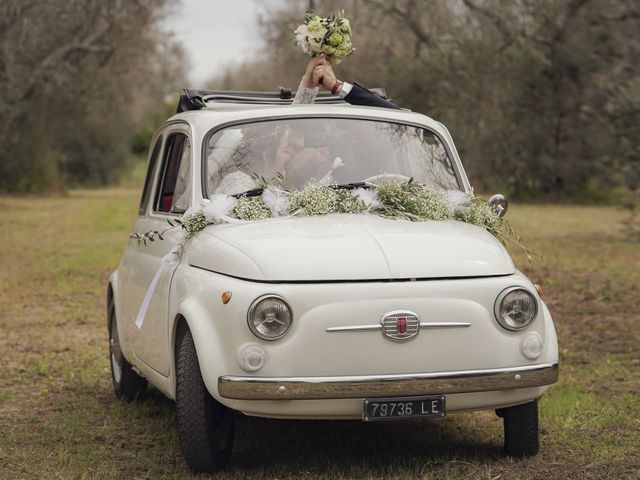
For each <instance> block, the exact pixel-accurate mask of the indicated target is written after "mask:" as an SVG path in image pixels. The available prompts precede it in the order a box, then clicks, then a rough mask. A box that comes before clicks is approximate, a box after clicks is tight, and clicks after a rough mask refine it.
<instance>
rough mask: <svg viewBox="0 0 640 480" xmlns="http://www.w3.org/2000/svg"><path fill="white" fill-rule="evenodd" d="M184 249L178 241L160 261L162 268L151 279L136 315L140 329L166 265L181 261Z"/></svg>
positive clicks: (170, 266) (169, 265)
mask: <svg viewBox="0 0 640 480" xmlns="http://www.w3.org/2000/svg"><path fill="white" fill-rule="evenodd" d="M181 250H182V243H176V244H175V245H174V246H173V247H171V250H170V251H169V253H167V254H166V255H165V256H164V257H162V262H160V268H158V271H157V272H156V274H155V276H154V277H153V280H151V284H150V285H149V288H147V292H146V293H145V294H144V299H143V300H142V305H140V310H138V315H136V322H135V324H136V327H137V328H138V330H141V329H142V324H143V323H144V319H145V317H146V316H147V310H148V309H149V304H150V303H151V299H152V298H153V294H154V293H155V291H156V287H157V286H158V281H159V280H160V277H161V276H162V274H163V272H164V270H165V267H169V268H172V267H173V265H174V264H175V263H178V262H179V261H180V253H181Z"/></svg>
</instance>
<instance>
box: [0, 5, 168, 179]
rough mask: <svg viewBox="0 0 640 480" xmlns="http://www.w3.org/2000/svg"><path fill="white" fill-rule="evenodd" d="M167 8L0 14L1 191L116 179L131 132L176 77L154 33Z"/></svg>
mask: <svg viewBox="0 0 640 480" xmlns="http://www.w3.org/2000/svg"><path fill="white" fill-rule="evenodd" d="M165 3H166V2H164V1H154V0H133V1H122V0H110V1H106V2H104V1H99V0H67V1H65V2H60V1H56V0H5V1H4V2H3V3H2V4H1V5H0V45H1V47H2V51H1V52H0V90H1V91H2V92H3V94H2V98H1V100H0V115H1V117H2V119H3V120H2V124H0V190H8V191H34V190H36V191H37V190H42V189H46V188H48V187H49V186H50V185H51V184H52V183H54V182H55V181H60V180H61V179H62V180H68V181H69V182H70V183H72V184H73V183H78V182H83V183H95V184H101V183H105V182H108V181H111V180H113V179H114V178H116V177H117V175H118V174H119V173H120V172H121V170H122V168H123V167H124V165H125V164H126V162H127V161H128V160H129V158H130V157H131V155H130V150H129V142H130V139H131V135H130V133H129V132H130V131H131V130H132V126H133V125H134V124H135V122H136V121H137V120H138V119H139V118H140V116H141V115H142V114H143V112H145V111H147V110H148V109H150V108H151V109H152V108H154V106H153V105H154V103H156V102H157V103H158V104H159V107H160V108H163V105H162V103H163V98H164V95H165V94H166V92H167V91H168V87H169V88H171V87H172V86H173V84H174V83H175V81H176V80H177V78H179V76H180V73H179V71H178V69H177V66H176V63H175V60H174V59H175V58H176V55H177V54H179V51H178V50H179V46H177V45H176V44H175V43H174V42H173V41H172V40H171V39H167V38H165V37H164V36H163V34H162V32H161V30H160V28H159V22H158V21H159V19H160V18H161V16H162V14H163V12H164V4H165ZM132 86H144V87H143V89H141V90H140V91H136V90H135V89H134V88H132ZM170 86H171V87H170ZM141 91H144V95H141V94H140V93H141Z"/></svg>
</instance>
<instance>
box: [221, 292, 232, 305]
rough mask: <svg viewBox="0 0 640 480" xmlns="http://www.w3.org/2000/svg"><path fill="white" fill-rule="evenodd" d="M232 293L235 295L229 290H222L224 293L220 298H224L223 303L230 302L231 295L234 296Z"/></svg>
mask: <svg viewBox="0 0 640 480" xmlns="http://www.w3.org/2000/svg"><path fill="white" fill-rule="evenodd" d="M232 295H233V294H232V293H231V292H229V291H227V292H222V295H220V299H221V300H222V303H223V304H225V305H226V304H227V303H229V300H231V296H232Z"/></svg>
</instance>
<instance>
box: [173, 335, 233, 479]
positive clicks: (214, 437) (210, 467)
mask: <svg viewBox="0 0 640 480" xmlns="http://www.w3.org/2000/svg"><path fill="white" fill-rule="evenodd" d="M176 424H177V429H178V441H179V442H180V449H181V450H182V455H183V456H184V459H185V461H186V462H187V465H188V466H189V468H190V469H191V470H192V471H193V472H195V473H200V472H203V473H212V472H216V471H218V470H220V469H221V468H223V467H225V466H226V465H228V463H229V461H230V459H231V450H232V448H233V437H234V430H235V412H234V411H233V410H230V409H228V408H227V407H225V406H224V405H222V404H220V403H218V402H217V401H216V400H215V399H214V398H213V397H212V396H211V395H210V394H209V391H208V390H207V387H206V386H205V384H204V381H203V380H202V374H201V372H200V365H199V364H198V357H197V355H196V348H195V345H194V343H193V337H192V336H191V332H190V331H189V330H188V329H183V330H181V331H179V332H178V335H177V339H176Z"/></svg>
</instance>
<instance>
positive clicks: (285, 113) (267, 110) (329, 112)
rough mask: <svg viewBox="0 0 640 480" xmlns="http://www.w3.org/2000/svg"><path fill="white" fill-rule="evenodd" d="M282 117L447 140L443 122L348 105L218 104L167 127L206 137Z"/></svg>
mask: <svg viewBox="0 0 640 480" xmlns="http://www.w3.org/2000/svg"><path fill="white" fill-rule="evenodd" d="M283 117H334V118H335V117H338V118H366V119H372V120H386V121H392V122H400V123H413V124H419V125H423V126H425V127H427V128H430V129H432V130H435V131H437V132H439V133H441V134H442V135H444V136H446V137H448V136H449V135H448V132H447V130H446V128H445V127H444V125H442V124H441V123H440V122H438V121H436V120H434V119H432V118H430V117H428V116H426V115H423V114H421V113H417V112H412V111H411V110H406V109H400V110H396V109H392V108H380V107H365V106H356V105H349V104H301V105H246V104H239V103H224V104H216V105H215V106H211V107H209V106H208V107H206V108H203V109H201V110H189V111H186V112H181V113H178V114H176V115H173V116H172V117H171V118H169V119H168V120H167V121H166V122H165V124H169V123H174V122H186V123H188V124H189V125H190V126H191V128H192V129H193V131H194V133H195V134H197V135H198V134H199V135H198V136H200V135H204V134H205V133H206V132H208V131H209V130H211V129H212V128H214V127H216V126H218V125H222V124H226V123H235V122H245V121H246V122H252V121H260V120H268V119H275V118H283Z"/></svg>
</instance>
